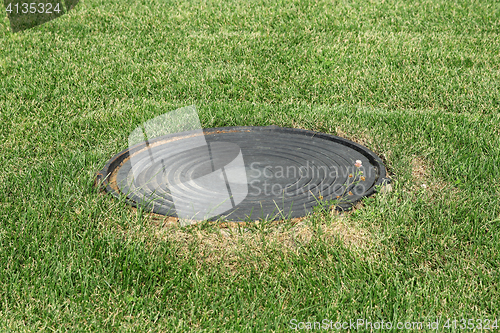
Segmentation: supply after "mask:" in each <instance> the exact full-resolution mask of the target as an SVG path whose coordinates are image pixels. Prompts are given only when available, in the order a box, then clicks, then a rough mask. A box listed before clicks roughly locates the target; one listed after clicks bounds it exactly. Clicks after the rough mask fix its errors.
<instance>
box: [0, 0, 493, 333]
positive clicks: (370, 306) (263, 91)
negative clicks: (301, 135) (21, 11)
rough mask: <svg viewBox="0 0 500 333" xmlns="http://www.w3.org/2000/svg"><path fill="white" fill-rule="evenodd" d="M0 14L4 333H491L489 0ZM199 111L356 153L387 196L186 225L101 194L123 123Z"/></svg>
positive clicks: (147, 6) (97, 1)
mask: <svg viewBox="0 0 500 333" xmlns="http://www.w3.org/2000/svg"><path fill="white" fill-rule="evenodd" d="M0 9H1V10H2V13H4V14H5V9H4V7H3V5H0ZM0 17H1V18H0V119H1V121H0V166H1V169H0V331H2V332H4V331H6V332H10V331H12V332H23V331H26V332H39V331H46V332H63V331H71V332H78V331H92V332H95V331H114V332H127V331H136V332H175V331H179V332H180V331H220V332H237V331H238V332H239V331H255V332H261V331H265V330H267V331H276V332H283V331H290V330H293V329H294V328H297V329H298V328H303V330H302V331H306V328H307V327H308V326H307V322H310V323H313V324H314V322H321V323H322V325H323V326H322V327H323V328H332V327H331V326H330V327H328V325H329V324H328V323H330V324H333V323H335V322H337V321H338V322H341V323H342V322H349V321H356V322H358V320H362V323H364V324H363V325H365V323H366V322H368V321H370V322H371V323H373V322H381V321H384V322H391V323H392V325H393V328H392V331H402V330H398V329H397V328H396V323H398V322H401V323H407V322H409V323H415V322H422V323H429V322H433V323H435V322H436V321H438V323H439V329H438V330H435V331H443V332H458V331H463V329H461V327H463V325H464V321H462V319H465V320H467V324H468V325H469V324H470V322H468V320H469V319H473V320H474V321H473V322H472V324H473V325H474V326H473V329H472V330H469V331H474V330H476V331H480V329H479V328H478V327H479V326H478V325H479V324H480V323H483V324H486V323H487V322H488V325H489V327H490V328H495V327H494V323H495V320H496V319H499V321H498V322H496V323H497V326H500V318H498V317H500V285H499V282H500V275H499V273H500V272H499V268H500V267H499V266H500V237H499V234H500V116H499V114H500V2H498V1H496V0H482V1H450V0H432V1H431V0H420V1H414V0H407V1H406V0H404V1H403V0H400V1H396V0H387V1H384V0H373V1H320V0H318V1H312V0H311V1H307V0H300V1H254V0H250V1H234V0H228V1H222V0H213V1H167V0H156V1H152V0H142V1H140V0H130V1H110V0H83V1H80V3H79V4H78V5H77V6H76V7H75V9H73V10H72V11H70V13H68V14H67V15H65V16H63V17H61V18H59V19H56V20H54V21H51V22H49V23H46V24H44V25H42V26H39V27H35V28H33V29H30V30H26V31H24V32H20V33H16V34H12V33H11V32H10V30H9V29H10V26H9V21H8V19H7V15H6V14H5V15H3V16H0ZM191 104H196V106H197V108H198V110H199V115H200V120H201V122H202V125H203V127H205V128H210V127H219V126H234V125H245V126H252V125H258V126H266V125H278V126H283V127H295V128H306V129H310V130H316V131H321V132H326V133H330V134H334V135H339V136H342V137H345V138H348V139H351V140H353V141H356V142H360V143H363V144H365V145H366V146H367V147H368V148H370V149H371V150H373V151H374V152H376V153H377V154H378V155H379V156H381V157H382V158H383V159H384V161H385V163H386V165H387V167H388V170H389V174H390V177H391V178H392V180H393V182H392V187H393V188H392V191H391V192H388V193H385V194H378V195H376V196H373V197H372V198H369V199H367V200H365V201H364V202H363V204H362V205H360V206H359V207H358V208H356V209H354V210H353V211H352V212H350V213H348V214H342V215H338V214H335V213H332V212H330V211H329V210H322V211H320V210H318V212H317V213H315V214H312V215H311V216H309V217H307V218H306V219H305V220H303V221H301V222H300V223H296V222H293V221H285V222H284V223H281V224H273V223H269V222H267V221H261V222H260V223H255V224H252V225H247V226H245V227H240V228H221V227H220V226H218V225H217V224H216V223H215V224H214V223H201V224H199V225H196V226H194V227H189V228H180V227H178V226H176V225H174V224H171V223H170V224H169V223H164V221H163V220H162V219H160V218H158V217H153V216H150V215H148V214H146V213H145V212H141V211H135V210H133V209H131V208H130V207H129V206H127V204H126V203H125V202H123V200H116V199H114V198H112V197H111V196H110V195H107V194H104V193H101V192H99V191H98V190H97V189H95V188H94V180H95V173H96V172H97V171H98V170H100V169H101V168H102V167H103V166H104V164H105V163H106V162H107V160H108V159H109V158H111V157H112V156H113V155H114V154H116V153H117V152H119V151H121V150H122V149H125V148H126V147H127V137H128V135H129V133H130V132H131V131H132V130H134V129H135V128H136V127H137V126H138V125H139V124H141V123H143V122H144V121H147V120H148V119H151V118H153V117H155V116H158V115H160V114H163V113H165V112H168V111H170V110H174V109H177V108H179V107H182V106H186V105H191ZM448 319H450V320H451V321H453V320H456V322H455V324H454V325H453V324H452V322H451V321H450V322H448V327H446V326H445V324H446V321H447V320H448ZM325 320H326V321H325ZM301 323H302V324H301ZM325 324H326V326H325ZM294 325H295V326H294ZM425 325H427V324H424V330H425V329H427V326H425ZM417 327H418V326H417ZM468 327H470V326H468ZM316 328H318V327H317V326H316ZM333 330H335V327H333ZM373 330H374V331H377V329H376V328H374V329H373ZM380 330H381V329H380ZM317 331H321V330H319V329H318V330H317ZM323 331H326V330H323ZM343 331H347V330H343ZM352 331H353V330H352V328H351V332H352ZM357 331H370V326H368V324H367V323H366V325H365V326H360V327H357ZM384 331H387V332H389V331H391V330H389V329H384ZM415 331H416V330H415ZM489 331H493V330H489Z"/></svg>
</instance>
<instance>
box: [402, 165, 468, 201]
mask: <svg viewBox="0 0 500 333" xmlns="http://www.w3.org/2000/svg"><path fill="white" fill-rule="evenodd" d="M411 175H412V179H413V185H412V187H411V189H412V190H413V191H419V190H422V189H423V190H424V191H427V192H428V193H429V194H431V195H432V196H434V197H442V196H444V195H450V196H451V197H452V198H458V195H459V194H460V191H459V189H458V188H456V187H455V186H453V185H451V184H450V183H449V182H446V181H444V180H442V179H439V178H437V177H435V176H434V165H433V164H432V163H431V162H430V161H428V160H426V159H424V158H423V157H420V156H413V157H412V159H411Z"/></svg>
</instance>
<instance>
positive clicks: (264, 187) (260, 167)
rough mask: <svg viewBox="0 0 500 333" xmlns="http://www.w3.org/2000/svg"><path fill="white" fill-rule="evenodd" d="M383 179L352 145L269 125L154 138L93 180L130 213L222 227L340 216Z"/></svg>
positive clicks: (367, 154) (377, 164) (370, 157)
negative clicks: (327, 208)
mask: <svg viewBox="0 0 500 333" xmlns="http://www.w3.org/2000/svg"><path fill="white" fill-rule="evenodd" d="M202 137H204V139H205V140H204V141H203V142H202V143H200V138H202ZM205 142H206V144H205ZM356 161H358V164H357V165H356ZM359 162H361V166H360V164H359ZM385 177H386V169H385V167H384V165H383V163H382V161H381V159H380V158H379V157H378V156H377V155H375V154H374V153H373V152H371V151H370V150H368V149H367V148H365V147H363V146H361V145H359V144H357V143H354V142H351V141H349V140H346V139H343V138H340V137H337V136H333V135H328V134H324V133H318V132H313V131H308V130H301V129H293V128H280V127H276V126H268V127H223V128H211V129H203V131H201V130H200V131H187V132H182V133H175V134H169V135H164V136H160V137H157V138H155V139H152V140H149V141H147V140H146V141H144V142H141V143H139V144H136V145H135V146H132V147H130V148H128V149H126V150H124V151H122V152H120V153H119V154H117V155H116V156H114V157H113V158H112V159H111V160H110V161H109V162H108V163H107V164H106V166H105V167H104V169H103V170H101V171H100V172H99V173H98V181H99V182H102V184H103V185H104V186H105V188H106V190H107V191H108V192H110V193H112V194H113V195H115V196H117V197H118V196H126V197H127V200H128V202H129V203H131V204H132V205H134V206H136V207H137V206H143V207H145V208H147V209H148V210H149V211H152V212H154V213H157V214H162V215H168V216H174V217H180V218H191V219H198V220H202V219H209V220H214V219H218V218H224V219H226V220H229V221H246V220H257V219H262V218H263V219H270V220H279V219H283V217H286V218H295V217H301V216H305V215H307V214H308V213H309V212H311V211H312V210H313V207H314V206H316V205H317V204H318V202H319V201H325V200H335V199H337V200H338V199H340V200H342V204H341V205H340V206H341V207H342V208H343V209H347V208H349V207H350V206H351V205H352V204H354V203H355V202H356V201H358V200H360V199H362V198H363V197H366V196H369V195H371V194H373V193H374V192H375V186H376V185H382V184H383V182H384V181H385V180H386V178H385Z"/></svg>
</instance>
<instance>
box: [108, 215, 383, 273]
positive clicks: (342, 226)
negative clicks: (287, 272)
mask: <svg viewBox="0 0 500 333" xmlns="http://www.w3.org/2000/svg"><path fill="white" fill-rule="evenodd" d="M146 219H147V220H148V221H147V223H146V224H147V225H148V226H147V227H146V228H142V229H141V228H132V229H128V230H118V232H119V233H120V234H121V236H122V237H125V238H133V239H138V238H140V239H142V240H144V241H145V243H147V244H149V245H150V246H151V247H152V248H153V247H154V246H155V244H157V243H158V242H161V241H167V242H172V243H174V244H177V246H178V250H179V252H178V253H179V255H181V256H187V257H189V256H194V257H195V258H196V260H197V261H198V263H199V265H200V267H201V266H203V265H209V266H210V265H220V264H222V265H223V266H224V267H226V268H227V269H228V270H229V271H232V272H237V270H238V268H239V267H241V266H242V265H249V264H252V265H259V266H260V269H265V268H266V267H267V266H269V265H270V264H271V263H272V262H271V261H272V257H271V258H270V257H269V255H268V254H269V253H270V251H278V252H279V253H281V254H280V255H281V256H289V255H299V254H300V253H301V249H302V248H303V247H307V246H309V245H310V244H311V242H312V241H313V240H314V238H315V237H318V238H319V240H320V241H322V242H324V243H326V244H331V245H332V246H338V242H339V241H340V242H341V243H342V244H343V246H345V247H347V248H349V249H350V250H352V251H356V252H358V253H360V255H361V256H362V257H364V258H366V259H369V257H372V255H371V254H367V253H369V249H370V248H371V247H372V246H373V242H374V241H373V239H372V237H371V235H370V233H369V232H368V231H366V230H363V229H361V228H359V227H357V226H355V225H354V224H353V222H351V221H350V220H349V219H348V215H347V214H345V213H343V214H340V215H339V214H338V213H333V212H332V213H331V215H330V216H329V217H328V216H321V215H319V214H316V215H313V216H309V217H307V218H298V219H292V220H291V221H286V222H284V221H276V222H250V223H243V222H238V223H222V224H221V223H218V224H217V223H215V222H214V223H213V224H212V225H209V226H208V227H207V226H206V225H205V227H202V226H200V225H201V224H200V225H192V226H189V227H186V228H181V227H180V226H179V223H178V220H177V218H172V217H164V216H161V215H156V214H151V215H148V216H147V217H146ZM313 219H316V220H317V223H316V225H314V224H313ZM145 229H146V230H145ZM316 240H318V239H316Z"/></svg>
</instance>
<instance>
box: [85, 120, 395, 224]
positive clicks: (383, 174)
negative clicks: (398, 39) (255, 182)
mask: <svg viewBox="0 0 500 333" xmlns="http://www.w3.org/2000/svg"><path fill="white" fill-rule="evenodd" d="M255 131H266V132H280V133H289V134H301V135H305V136H307V137H317V138H321V139H326V140H329V141H333V142H336V143H338V144H341V145H345V146H347V147H349V148H351V149H354V150H355V151H357V152H358V153H360V154H362V155H363V156H365V157H366V158H367V159H368V160H369V162H370V163H371V165H372V166H373V167H374V169H375V170H376V171H377V173H378V174H377V179H376V181H375V182H374V183H373V185H372V186H371V187H370V188H369V189H368V190H367V191H366V192H365V193H364V194H363V195H362V196H361V197H359V198H358V199H356V200H354V201H350V202H347V203H345V204H341V205H340V207H339V208H340V209H342V210H348V209H350V208H352V206H354V205H355V204H356V203H358V202H359V201H361V200H363V199H364V198H366V197H370V196H372V195H373V194H375V193H376V187H377V186H378V185H384V184H386V183H388V182H390V180H389V179H388V178H387V170H386V167H385V165H384V163H383V161H382V159H381V158H380V157H379V156H378V155H377V154H375V153H374V152H373V151H371V150H370V149H368V148H367V147H365V146H363V145H361V144H358V143H356V142H353V141H351V140H348V139H345V138H342V137H339V136H335V135H332V134H328V133H322V132H316V131H312V130H306V129H300V128H289V127H279V126H275V125H271V126H228V127H215V128H206V129H203V134H204V135H211V134H223V133H236V132H255ZM197 132H199V131H187V132H179V133H173V134H168V135H164V136H160V137H157V138H154V139H151V140H150V141H149V142H148V144H149V147H151V146H154V145H155V144H159V143H161V142H169V141H172V139H176V140H178V139H182V138H186V137H189V136H190V135H193V134H196V135H200V134H199V133H197ZM144 148H146V143H145V142H140V143H138V144H136V145H134V146H132V147H129V148H126V149H124V150H122V151H121V152H119V153H117V154H116V155H114V156H113V157H112V158H111V159H110V160H108V162H107V163H106V165H105V166H104V167H103V168H102V169H101V170H100V171H98V172H97V174H96V181H95V185H96V186H100V187H101V188H102V189H104V190H105V191H106V192H108V193H110V194H111V195H112V196H114V197H116V198H123V197H125V198H124V199H125V201H126V202H127V204H129V205H131V206H133V207H136V208H138V206H139V205H138V203H137V202H135V201H133V200H131V199H129V198H128V197H127V196H126V195H125V194H123V193H121V191H120V189H119V188H118V186H117V184H116V182H114V181H113V176H114V177H116V173H117V171H118V170H119V168H120V167H121V166H122V165H123V163H124V162H126V161H127V160H128V159H129V157H130V156H131V154H136V153H137V152H139V151H141V150H142V149H144ZM152 212H153V213H157V214H158V213H159V212H158V211H157V209H156V208H155V207H153V209H152ZM160 214H161V213H160ZM162 215H163V214H162Z"/></svg>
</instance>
